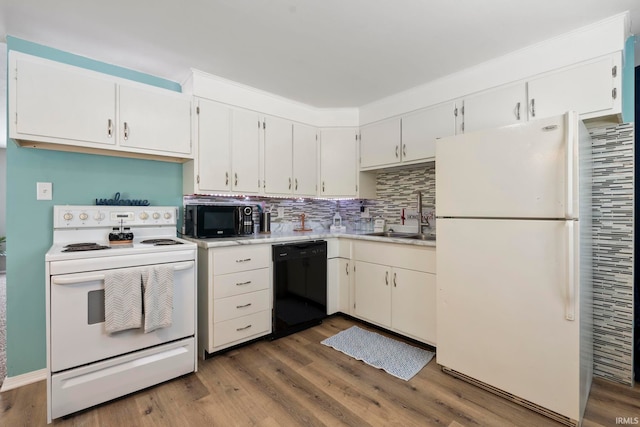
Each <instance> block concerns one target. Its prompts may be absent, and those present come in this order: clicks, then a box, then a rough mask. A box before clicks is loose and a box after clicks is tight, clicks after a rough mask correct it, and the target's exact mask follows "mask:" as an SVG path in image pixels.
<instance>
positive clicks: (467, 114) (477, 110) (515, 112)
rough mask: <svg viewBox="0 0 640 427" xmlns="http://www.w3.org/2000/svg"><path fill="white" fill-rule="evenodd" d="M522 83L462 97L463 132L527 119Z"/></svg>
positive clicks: (525, 95) (525, 96)
mask: <svg viewBox="0 0 640 427" xmlns="http://www.w3.org/2000/svg"><path fill="white" fill-rule="evenodd" d="M526 110H527V94H526V86H525V84H524V83H518V84H514V85H508V86H502V87H500V88H497V89H493V90H490V91H487V92H483V93H480V94H477V95H473V96H469V97H466V98H465V99H464V132H465V133H468V132H473V131H475V130H480V129H490V128H496V127H500V126H506V125H511V124H514V123H520V122H523V121H526V120H527V113H526Z"/></svg>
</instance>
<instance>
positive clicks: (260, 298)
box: [213, 289, 271, 323]
mask: <svg viewBox="0 0 640 427" xmlns="http://www.w3.org/2000/svg"><path fill="white" fill-rule="evenodd" d="M270 301H271V295H270V293H269V290H268V289H265V290H263V291H257V292H251V293H248V294H242V295H235V296H232V297H228V298H221V299H217V300H214V301H213V322H214V323H216V322H222V321H224V320H229V319H235V318H236V317H242V316H247V315H249V314H254V313H257V312H259V311H263V310H269V309H270V308H271V304H270Z"/></svg>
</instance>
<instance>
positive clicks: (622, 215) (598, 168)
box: [590, 123, 634, 385]
mask: <svg viewBox="0 0 640 427" xmlns="http://www.w3.org/2000/svg"><path fill="white" fill-rule="evenodd" d="M590 132H591V136H592V138H593V142H592V144H593V145H592V146H593V189H592V198H593V276H594V277H593V291H594V295H593V300H594V301H593V304H594V307H593V317H594V319H593V322H594V331H593V333H594V336H593V341H594V343H593V345H594V374H595V375H598V376H600V377H604V378H607V379H610V380H612V381H617V382H621V383H624V384H629V385H631V384H633V347H634V337H633V323H634V321H633V305H634V304H633V250H634V247H633V205H634V194H633V192H634V190H633V181H634V176H633V174H634V153H633V123H625V124H622V125H619V126H614V127H608V128H598V129H591V131H590Z"/></svg>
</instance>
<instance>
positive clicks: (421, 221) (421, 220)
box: [417, 190, 431, 234]
mask: <svg viewBox="0 0 640 427" xmlns="http://www.w3.org/2000/svg"><path fill="white" fill-rule="evenodd" d="M417 193H418V233H420V234H422V227H431V224H429V218H425V217H424V216H423V215H422V191H420V190H418V192H417Z"/></svg>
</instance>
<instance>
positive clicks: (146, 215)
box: [140, 212, 149, 221]
mask: <svg viewBox="0 0 640 427" xmlns="http://www.w3.org/2000/svg"><path fill="white" fill-rule="evenodd" d="M148 218H149V214H148V213H146V212H142V213H141V214H140V219H141V220H143V221H144V220H145V219H148Z"/></svg>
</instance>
